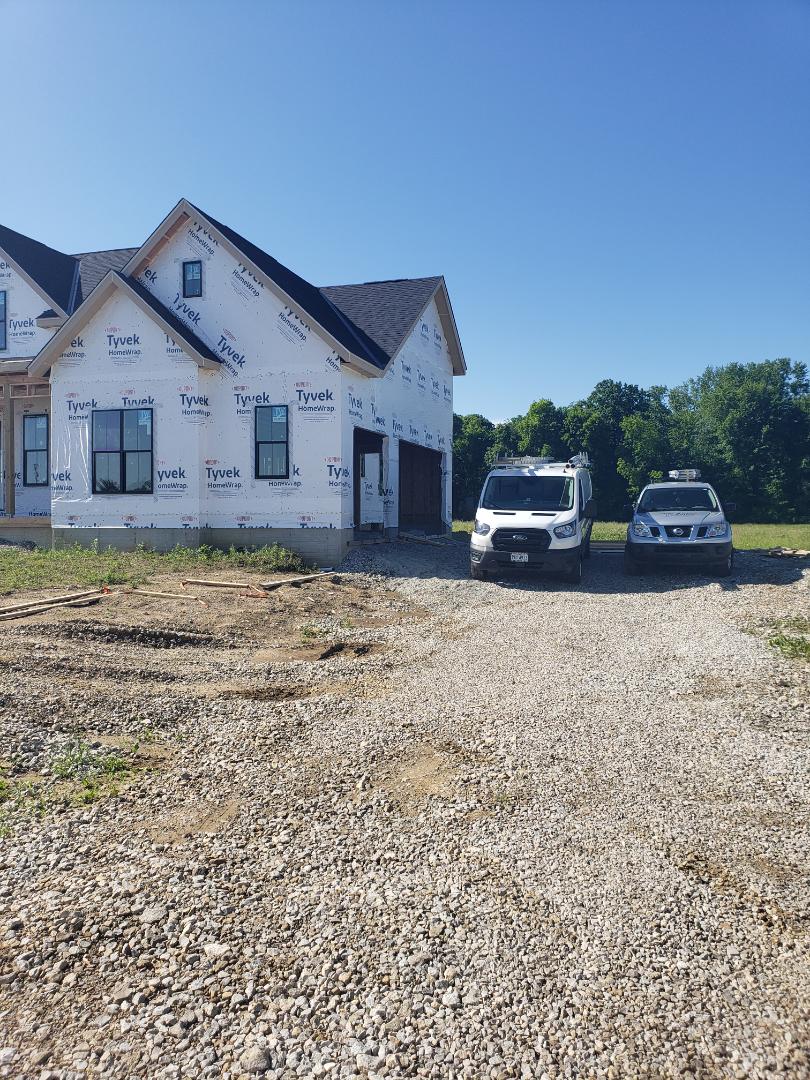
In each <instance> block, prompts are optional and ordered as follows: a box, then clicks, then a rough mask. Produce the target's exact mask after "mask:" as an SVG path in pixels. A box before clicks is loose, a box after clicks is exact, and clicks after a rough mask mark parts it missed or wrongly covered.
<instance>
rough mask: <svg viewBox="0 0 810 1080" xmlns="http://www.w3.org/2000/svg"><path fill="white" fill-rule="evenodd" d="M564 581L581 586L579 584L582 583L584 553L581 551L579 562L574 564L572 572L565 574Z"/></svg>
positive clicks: (578, 555) (578, 557)
mask: <svg viewBox="0 0 810 1080" xmlns="http://www.w3.org/2000/svg"><path fill="white" fill-rule="evenodd" d="M563 581H568V582H570V583H571V584H572V585H579V583H580V582H581V581H582V552H581V551H579V552H578V554H577V561H576V562H575V563H574V565H573V567H572V568H571V569H570V570H568V571H567V572H566V573H565V574H563Z"/></svg>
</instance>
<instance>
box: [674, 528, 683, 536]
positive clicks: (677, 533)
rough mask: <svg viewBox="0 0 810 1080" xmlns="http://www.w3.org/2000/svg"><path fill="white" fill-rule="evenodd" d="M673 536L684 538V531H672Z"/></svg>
mask: <svg viewBox="0 0 810 1080" xmlns="http://www.w3.org/2000/svg"><path fill="white" fill-rule="evenodd" d="M672 535H673V536H683V529H673V530H672Z"/></svg>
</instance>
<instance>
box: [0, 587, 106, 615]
mask: <svg viewBox="0 0 810 1080" xmlns="http://www.w3.org/2000/svg"><path fill="white" fill-rule="evenodd" d="M105 595H113V596H117V595H118V594H117V593H107V594H105V593H103V592H100V593H94V594H93V595H92V596H82V597H80V598H79V599H78V600H63V601H62V602H61V603H59V604H48V605H47V606H42V607H33V608H26V609H25V610H24V611H4V612H2V613H0V622H7V621H8V620H9V619H24V618H25V617H26V616H27V615H44V614H46V612H48V611H53V610H54V608H60V607H83V606H84V605H85V604H95V603H97V602H98V601H99V600H101V599H103V597H104V596H105Z"/></svg>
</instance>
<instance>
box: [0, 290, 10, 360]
mask: <svg viewBox="0 0 810 1080" xmlns="http://www.w3.org/2000/svg"><path fill="white" fill-rule="evenodd" d="M0 297H2V300H3V304H2V308H3V317H2V319H0V352H6V351H7V350H8V291H7V290H6V289H0Z"/></svg>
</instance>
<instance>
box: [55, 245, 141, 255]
mask: <svg viewBox="0 0 810 1080" xmlns="http://www.w3.org/2000/svg"><path fill="white" fill-rule="evenodd" d="M137 250H138V248H137V247H136V246H135V245H133V244H125V245H124V246H123V247H112V248H94V249H93V251H76V252H74V253H73V254H72V255H71V256H70V258H71V259H84V258H85V257H86V256H87V255H107V254H109V252H111V251H137Z"/></svg>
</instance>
